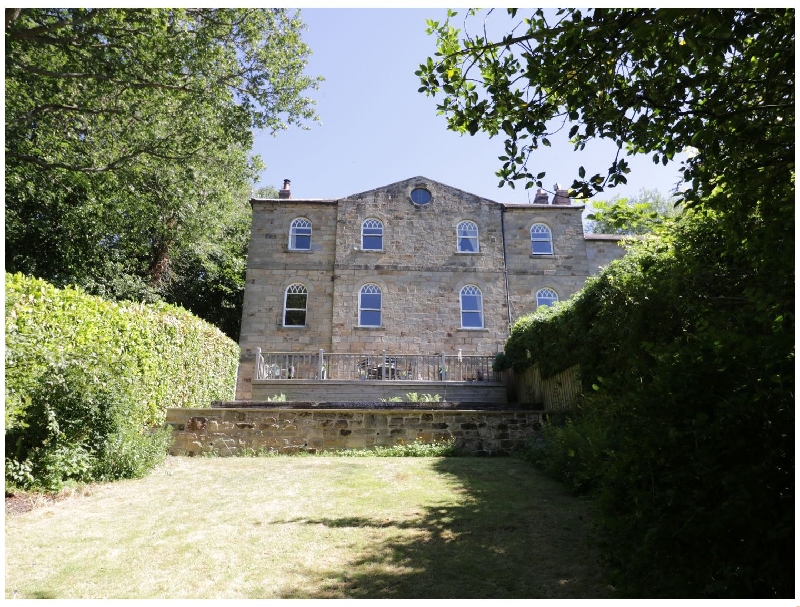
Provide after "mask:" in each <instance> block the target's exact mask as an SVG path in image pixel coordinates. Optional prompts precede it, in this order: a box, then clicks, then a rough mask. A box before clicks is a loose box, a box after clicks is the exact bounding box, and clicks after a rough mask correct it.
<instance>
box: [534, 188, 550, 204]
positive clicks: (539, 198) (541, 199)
mask: <svg viewBox="0 0 800 607" xmlns="http://www.w3.org/2000/svg"><path fill="white" fill-rule="evenodd" d="M533 204H550V199H549V198H548V197H547V192H545V191H544V190H543V189H542V188H539V189H538V190H536V198H534V199H533Z"/></svg>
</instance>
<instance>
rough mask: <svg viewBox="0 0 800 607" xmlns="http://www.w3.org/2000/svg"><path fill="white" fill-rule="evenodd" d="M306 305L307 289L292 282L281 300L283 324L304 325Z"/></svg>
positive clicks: (287, 325)
mask: <svg viewBox="0 0 800 607" xmlns="http://www.w3.org/2000/svg"><path fill="white" fill-rule="evenodd" d="M307 305H308V289H306V288H305V287H304V286H303V285H300V284H294V285H290V286H289V287H287V289H286V296H285V297H284V300H283V326H284V327H304V326H305V325H306V307H307Z"/></svg>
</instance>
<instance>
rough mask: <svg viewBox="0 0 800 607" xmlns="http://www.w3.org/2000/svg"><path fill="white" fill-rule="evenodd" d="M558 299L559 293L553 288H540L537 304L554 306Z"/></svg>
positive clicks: (537, 294)
mask: <svg viewBox="0 0 800 607" xmlns="http://www.w3.org/2000/svg"><path fill="white" fill-rule="evenodd" d="M557 301H558V293H556V292H555V291H553V289H539V290H538V291H536V305H537V306H552V305H553V304H554V303H556V302H557Z"/></svg>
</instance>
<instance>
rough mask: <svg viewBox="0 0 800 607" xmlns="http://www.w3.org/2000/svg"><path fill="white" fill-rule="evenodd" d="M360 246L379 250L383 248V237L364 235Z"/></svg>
mask: <svg viewBox="0 0 800 607" xmlns="http://www.w3.org/2000/svg"><path fill="white" fill-rule="evenodd" d="M363 240H364V242H363V244H362V247H363V248H364V249H369V250H380V249H382V248H383V238H382V237H380V236H366V235H365V236H364V238H363Z"/></svg>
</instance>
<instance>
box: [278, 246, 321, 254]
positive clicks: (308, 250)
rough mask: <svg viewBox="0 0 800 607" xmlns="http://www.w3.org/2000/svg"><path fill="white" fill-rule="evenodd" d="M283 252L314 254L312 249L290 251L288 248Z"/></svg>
mask: <svg viewBox="0 0 800 607" xmlns="http://www.w3.org/2000/svg"><path fill="white" fill-rule="evenodd" d="M283 251H284V253H313V252H314V251H312V250H311V249H290V248H289V247H286V248H285V249H284V250H283Z"/></svg>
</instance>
